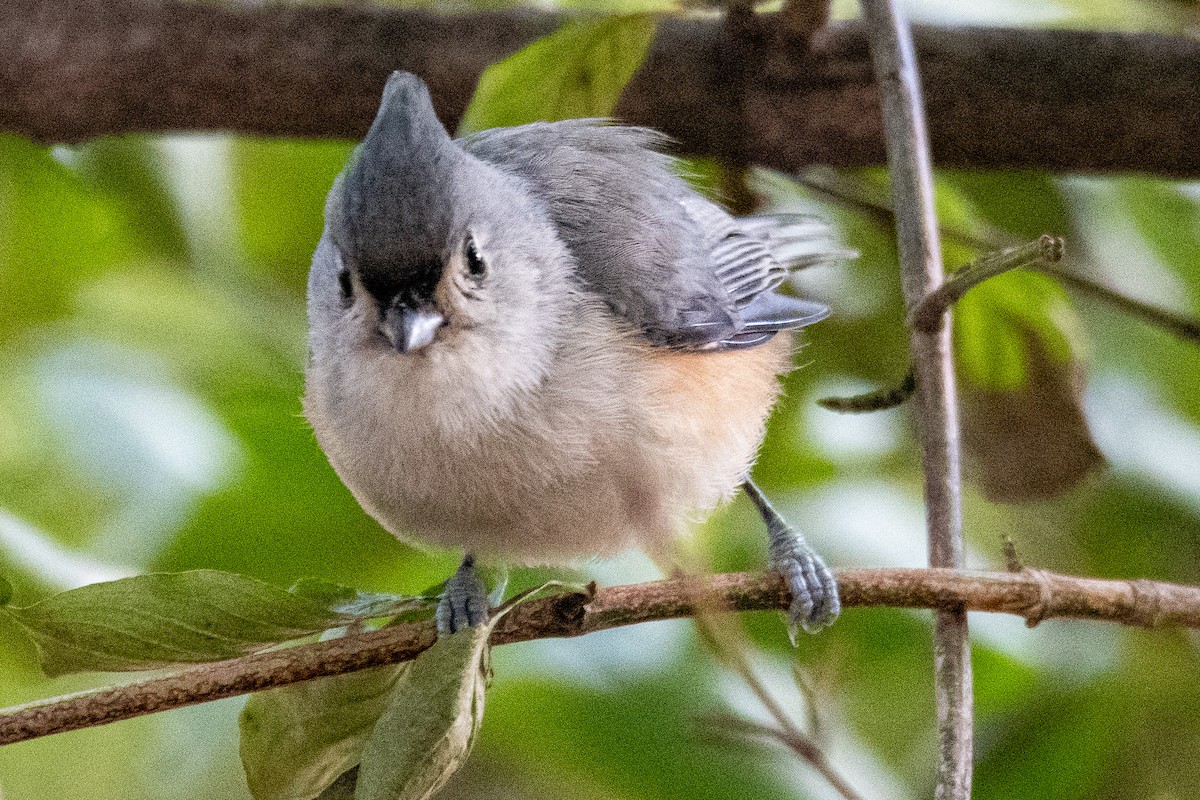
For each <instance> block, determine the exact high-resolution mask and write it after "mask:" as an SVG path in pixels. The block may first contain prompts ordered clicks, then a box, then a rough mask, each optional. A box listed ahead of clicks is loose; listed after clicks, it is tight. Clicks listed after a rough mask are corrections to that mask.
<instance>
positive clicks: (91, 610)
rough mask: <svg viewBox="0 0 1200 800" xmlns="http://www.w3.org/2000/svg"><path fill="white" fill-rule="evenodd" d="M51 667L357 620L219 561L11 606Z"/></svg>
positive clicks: (198, 658)
mask: <svg viewBox="0 0 1200 800" xmlns="http://www.w3.org/2000/svg"><path fill="white" fill-rule="evenodd" d="M4 613H7V614H8V615H9V616H10V617H12V619H13V620H15V621H16V622H17V623H18V624H20V625H21V626H22V627H23V628H25V629H26V630H27V631H28V632H29V635H30V636H31V637H32V638H33V640H34V642H35V643H36V644H37V646H38V650H39V651H40V654H41V660H42V668H43V669H44V670H45V671H46V673H47V674H48V675H52V676H53V675H63V674H66V673H69V672H81V671H105V672H107V671H126V670H142V669H152V668H155V667H161V666H165V665H168V664H179V663H195V662H205V661H220V660H223V659H227V658H235V657H237V656H240V655H243V654H245V653H246V652H248V651H251V650H255V649H258V648H261V647H264V646H267V645H272V644H276V643H278V642H284V641H287V640H289V639H295V638H298V637H301V636H307V635H309V634H313V633H317V632H320V631H323V630H326V629H328V628H332V627H338V626H341V625H346V624H348V623H350V622H353V621H354V617H353V616H351V615H348V614H343V613H341V612H338V611H335V610H331V609H330V608H328V607H326V606H323V605H321V604H320V603H317V602H314V601H313V600H310V599H307V598H305V597H301V596H298V595H295V594H292V593H290V592H287V591H285V590H283V589H280V588H278V587H276V586H272V585H270V584H268V583H263V582H262V581H259V580H256V579H254V578H248V577H246V576H243V575H234V574H232V573H227V572H218V571H216V570H194V571H191V572H177V573H157V574H150V575H140V576H137V577H133V578H124V579H121V580H117V581H109V582H106V583H94V584H91V585H89V586H83V587H80V588H78V589H72V590H70V591H67V592H62V593H61V594H57V595H55V596H53V597H50V598H47V599H46V600H42V601H41V602H38V603H35V604H34V605H32V606H29V607H27V608H13V607H11V606H10V607H7V608H5V609H4Z"/></svg>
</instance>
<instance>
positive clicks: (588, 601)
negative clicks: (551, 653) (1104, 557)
mask: <svg viewBox="0 0 1200 800" xmlns="http://www.w3.org/2000/svg"><path fill="white" fill-rule="evenodd" d="M838 585H839V586H840V588H841V593H842V604H843V605H844V606H847V607H851V606H893V607H900V608H935V609H962V608H966V609H971V610H973V611H994V612H1001V613H1008V614H1017V615H1018V616H1022V617H1025V619H1026V620H1038V621H1040V620H1045V619H1050V618H1052V617H1073V618H1077V619H1093V620H1107V621H1110V622H1118V623H1121V624H1124V625H1137V626H1141V627H1167V626H1185V627H1189V628H1200V587H1196V586H1179V585H1175V584H1169V583H1157V582H1153V581H1109V580H1097V579H1094V578H1076V577H1072V576H1069V575H1057V574H1053V573H1049V572H1043V571H1037V572H1023V573H1004V572H1001V573H960V572H956V571H955V570H948V569H857V570H845V571H842V572H839V573H838ZM790 603H791V596H790V595H789V594H788V592H787V589H786V587H785V585H784V583H783V579H782V578H780V577H779V576H778V575H776V574H774V573H769V572H768V573H737V574H729V575H713V576H711V577H710V578H708V579H706V580H703V581H701V580H699V579H697V578H693V577H688V578H680V579H675V580H667V581H655V582H652V583H642V584H635V585H629V586H614V587H611V588H607V589H599V590H596V591H594V593H591V594H585V593H568V594H563V595H558V596H555V597H547V598H542V599H538V600H530V601H529V602H527V603H525V604H524V605H522V606H519V607H517V608H515V609H513V610H512V612H511V613H510V614H509V615H508V616H506V617H505V618H504V619H503V620H502V621H501V622H500V623H499V624H498V625H497V628H496V631H495V633H493V634H492V642H493V644H508V643H510V642H524V641H529V640H531V639H545V638H552V637H563V636H581V635H583V634H586V633H591V632H593V631H602V630H608V629H610V628H617V627H620V626H623V625H635V624H637V623H641V622H651V621H654V620H663V619H676V618H679V617H687V616H691V615H693V614H695V613H696V611H697V609H698V608H699V609H702V610H703V611H705V612H709V611H712V610H713V609H715V608H725V609H728V610H730V611H766V610H771V609H780V610H783V609H786V608H788V606H789V604H790ZM435 637H436V631H435V630H434V626H433V624H432V623H426V624H416V625H395V626H392V627H389V628H384V629H382V630H376V631H365V632H359V633H355V634H353V635H348V636H344V637H342V638H340V639H332V640H329V641H325V642H317V643H314V644H305V645H298V646H296V647H291V648H287V649H284V650H274V651H270V652H266V653H256V654H254V655H249V656H244V657H242V658H237V659H232V660H230V661H221V662H217V663H215V664H208V665H205V666H203V667H196V668H194V669H189V670H186V671H183V672H179V673H176V674H173V675H167V676H165V677H158V678H150V679H148V680H143V681H140V682H136V683H130V684H126V685H124V686H114V687H111V688H106V689H97V690H92V691H87V692H80V693H78V694H74V695H67V696H65V697H57V698H53V699H50V700H43V701H39V702H35V703H30V704H27V705H23V706H17V707H14V708H10V709H7V710H5V711H2V712H0V745H4V744H11V743H13V742H20V741H24V740H26V739H34V738H37V737H39V736H49V735H50V734H53V733H62V732H64V731H72V730H77V729H79V728H87V727H91V726H94V725H104V724H107V723H109V722H117V721H118V720H122V719H129V718H131V717H136V716H140V715H142V714H152V713H155V712H158V711H167V710H169V709H172V708H181V707H183V706H189V705H194V704H196V703H204V702H208V701H210V700H220V699H222V698H225V697H233V696H235V695H239V694H246V693H248V692H256V691H259V690H262V689H272V688H275V687H277V686H287V685H289V684H293V683H299V682H301V681H306V680H311V679H313V678H320V677H323V676H326V675H340V674H342V673H346V672H354V671H356V670H360V669H368V668H370V667H378V666H383V665H385V664H398V663H400V662H402V661H411V660H412V659H414V658H416V657H417V656H418V655H420V654H421V652H422V651H423V650H425V648H427V647H429V646H430V645H431V644H433V642H434V640H435Z"/></svg>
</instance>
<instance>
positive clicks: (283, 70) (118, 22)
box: [0, 0, 1200, 177]
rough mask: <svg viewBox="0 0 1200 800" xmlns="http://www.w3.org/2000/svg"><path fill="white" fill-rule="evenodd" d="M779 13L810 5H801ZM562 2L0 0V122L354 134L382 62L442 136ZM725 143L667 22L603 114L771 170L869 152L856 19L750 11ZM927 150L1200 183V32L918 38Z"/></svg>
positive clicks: (686, 36)
mask: <svg viewBox="0 0 1200 800" xmlns="http://www.w3.org/2000/svg"><path fill="white" fill-rule="evenodd" d="M794 5H796V6H807V5H811V6H813V7H815V6H816V5H818V3H817V2H816V1H815V0H813V2H811V3H809V2H808V1H807V0H799V2H797V3H796V4H794ZM565 19H567V15H566V14H564V13H562V12H552V11H538V10H532V9H521V10H510V11H504V12H479V13H472V14H464V15H458V16H455V15H443V14H436V13H432V12H428V11H422V10H415V9H399V8H390V7H383V6H378V5H375V6H373V5H369V4H358V3H356V4H354V5H353V6H350V5H347V6H346V7H342V8H338V7H332V6H328V5H324V4H311V3H306V4H301V5H295V4H280V3H252V4H251V3H243V4H231V3H196V2H179V1H178V0H5V2H3V3H0V86H4V87H5V90H4V91H3V92H0V130H6V131H11V132H15V133H20V134H23V135H26V136H29V137H31V138H34V139H38V140H40V141H45V142H63V141H65V142H79V141H83V140H86V139H90V138H93V137H96V136H104V135H110V134H120V133H139V132H140V133H145V132H166V131H175V132H183V131H218V130H220V131H233V132H238V133H246V134H254V135H265V136H323V137H337V138H345V139H357V138H361V137H362V135H363V133H364V132H365V131H366V129H367V126H368V125H369V124H370V122H371V119H372V117H373V116H374V113H375V111H376V109H377V108H378V105H379V91H380V87H382V85H383V82H384V79H385V78H386V76H387V74H388V72H389V71H390V70H393V69H406V70H409V71H411V72H416V73H418V74H420V75H421V76H422V77H423V78H425V79H426V81H427V82H428V83H429V86H430V89H431V91H432V93H433V97H434V101H435V105H436V107H437V109H438V113H439V114H440V115H441V116H442V118H443V120H445V121H446V122H448V123H449V124H450V127H451V129H454V128H455V127H457V122H458V118H459V117H460V116H461V114H462V112H463V110H464V109H465V108H466V105H467V102H468V100H469V99H470V97H471V93H472V91H473V89H474V86H475V82H476V81H477V80H478V78H479V74H480V72H481V71H482V70H483V69H484V67H485V66H487V64H489V63H491V62H493V61H496V60H498V59H500V58H503V57H504V56H507V55H509V54H511V53H513V52H515V51H516V50H518V49H519V48H521V47H522V46H524V45H526V44H528V43H529V42H531V41H533V40H534V39H536V38H538V37H540V36H543V35H545V34H547V33H549V32H551V31H552V30H554V29H555V28H556V27H557V26H558V25H560V24H561V23H562V22H563V21H564V20H565ZM753 24H754V25H755V26H756V31H757V35H755V36H754V37H751V38H752V41H751V44H750V47H751V50H752V52H751V54H750V58H751V60H752V62H753V63H754V64H756V65H760V66H761V68H760V69H756V70H752V71H751V72H750V73H749V74H748V75H747V76H746V78H747V80H748V81H749V83H748V84H747V85H746V86H745V87H744V94H745V101H746V110H747V113H746V115H745V124H744V125H741V126H739V127H738V129H737V131H736V133H737V136H736V137H734V136H730V135H729V133H728V131H727V130H726V128H727V126H726V125H725V124H723V123H724V122H725V121H726V120H727V118H728V116H729V110H728V109H726V108H724V107H723V106H722V102H721V101H720V100H719V99H718V100H714V98H721V97H726V96H737V94H738V92H732V93H727V91H726V89H727V88H728V87H729V84H730V83H731V82H732V81H734V80H735V79H736V75H730V74H725V73H722V72H721V70H720V65H721V63H722V62H721V61H720V59H719V58H717V57H716V56H717V54H718V51H719V48H720V47H721V46H722V44H721V36H720V25H721V22H720V21H718V20H713V19H680V18H668V19H664V20H663V22H662V24H661V26H660V29H659V33H658V36H657V38H656V39H655V42H654V44H653V45H652V47H651V50H650V55H649V58H648V59H647V61H646V63H645V64H644V65H643V67H642V69H641V70H639V72H638V74H637V75H636V76H635V77H634V79H633V81H632V82H631V84H630V86H629V87H628V89H627V91H626V93H625V95H624V98H623V100H622V103H621V105H620V106H619V107H618V109H617V111H618V115H619V116H620V117H622V118H623V119H626V120H629V121H631V122H636V123H638V124H645V125H651V126H654V127H657V128H659V129H661V130H664V131H665V132H667V133H669V134H670V135H672V136H674V137H675V138H676V139H678V140H679V141H680V143H681V149H682V150H683V152H686V153H690V154H696V155H711V156H717V157H720V158H724V157H726V156H728V155H730V154H729V153H727V152H726V149H725V148H728V147H731V146H735V147H736V148H737V151H738V153H740V154H742V155H743V156H744V157H745V158H748V159H749V160H750V161H751V162H752V163H756V164H762V165H764V166H769V167H773V168H776V169H780V170H783V171H786V172H798V171H799V170H801V169H803V168H804V167H806V166H807V165H810V164H814V163H823V164H829V165H833V166H845V167H853V166H864V165H869V164H880V163H882V161H883V133H882V127H881V124H880V117H879V114H878V113H877V111H876V108H877V105H878V90H877V88H876V86H875V84H874V81H873V80H872V77H871V67H870V63H869V59H868V55H867V47H866V37H865V34H864V31H863V28H862V26H861V25H858V24H853V23H852V24H839V25H834V26H830V27H826V28H823V29H821V30H820V31H818V32H817V33H815V34H814V35H813V36H810V37H797V36H795V35H794V34H792V33H791V30H790V29H789V25H791V24H792V22H791V21H790V20H789V19H788V15H786V14H778V15H777V14H767V15H759V16H757V17H756V18H755V21H754V23H753ZM916 39H917V49H918V52H919V53H920V58H921V70H922V73H923V74H924V75H925V77H926V79H927V80H928V82H929V84H928V85H929V89H928V92H927V98H926V100H927V113H928V115H929V118H930V124H931V138H932V141H933V147H934V155H935V157H936V158H937V160H938V163H939V164H942V165H945V166H959V167H973V168H1008V167H1027V168H1039V169H1047V170H1056V171H1086V172H1112V171H1115V170H1137V171H1139V172H1148V173H1154V174H1160V175H1175V176H1180V177H1183V176H1193V177H1194V176H1197V175H1200V148H1197V147H1196V146H1195V142H1197V141H1200V93H1198V92H1196V90H1195V87H1196V86H1200V41H1197V40H1195V39H1191V38H1187V37H1169V36H1162V35H1157V34H1124V33H1114V32H1106V31H1069V30H1048V31H1036V30H1000V29H991V30H989V29H981V28H966V29H962V28H960V29H936V28H926V29H920V30H918V31H917V32H916Z"/></svg>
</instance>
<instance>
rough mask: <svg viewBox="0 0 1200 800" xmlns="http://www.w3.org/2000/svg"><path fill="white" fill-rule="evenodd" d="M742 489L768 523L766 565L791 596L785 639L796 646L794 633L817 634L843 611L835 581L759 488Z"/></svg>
mask: <svg viewBox="0 0 1200 800" xmlns="http://www.w3.org/2000/svg"><path fill="white" fill-rule="evenodd" d="M743 488H744V489H745V491H746V494H748V495H749V496H750V499H751V500H753V501H754V504H755V505H756V506H757V507H758V510H759V513H760V514H762V517H763V520H764V521H765V522H766V523H767V537H768V544H767V566H768V568H769V569H771V570H772V571H774V572H778V573H779V574H780V575H782V576H783V578H784V580H785V581H786V582H787V585H788V589H789V590H790V591H791V593H792V604H791V607H790V608H789V609H788V636H789V637H790V638H791V640H792V644H793V645H794V644H795V643H796V631H797V629H798V628H803V629H804V630H805V632H807V633H816V632H817V631H820V630H821V629H822V628H826V627H828V626H829V625H832V624H833V622H834V620H836V619H837V618H838V614H840V613H841V611H842V603H841V600H840V598H839V597H838V585H837V579H836V578H834V577H833V573H832V572H831V571H830V570H829V567H827V566H825V562H824V561H823V560H821V557H820V556H819V555H817V553H816V551H815V550H813V549H812V547H810V546H809V545H808V543H807V542H805V541H804V537H803V536H801V535H800V534H799V533H797V532H796V531H795V529H793V528H792V526H790V525H788V524H787V522H785V521H784V519H783V517H781V516H780V515H779V512H777V511H776V510H775V509H774V508H773V507H772V506H771V504H770V503H769V502H767V499H766V498H765V497H764V496H763V494H762V492H761V491H759V489H758V487H757V486H755V485H754V484H753V483H751V482H750V481H746V483H745V484H744V486H743Z"/></svg>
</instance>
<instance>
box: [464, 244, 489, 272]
mask: <svg viewBox="0 0 1200 800" xmlns="http://www.w3.org/2000/svg"><path fill="white" fill-rule="evenodd" d="M463 249H464V254H465V255H466V259H467V271H468V272H470V273H471V274H472V275H474V276H475V277H476V278H481V277H483V273H485V272H487V263H486V262H484V260H483V256H481V255H479V248H478V247H476V246H475V240H474V239H473V238H471V237H470V236H468V237H467V242H466V244H465V245H463Z"/></svg>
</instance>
